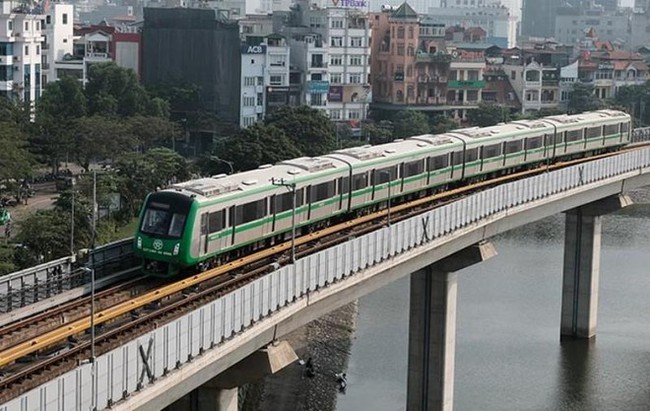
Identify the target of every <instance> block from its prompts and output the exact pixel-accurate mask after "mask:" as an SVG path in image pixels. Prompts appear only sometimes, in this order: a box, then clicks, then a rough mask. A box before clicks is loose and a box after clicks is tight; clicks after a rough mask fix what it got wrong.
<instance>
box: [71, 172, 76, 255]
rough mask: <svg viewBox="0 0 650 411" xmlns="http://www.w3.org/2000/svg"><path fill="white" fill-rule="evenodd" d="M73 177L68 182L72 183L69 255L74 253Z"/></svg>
mask: <svg viewBox="0 0 650 411" xmlns="http://www.w3.org/2000/svg"><path fill="white" fill-rule="evenodd" d="M75 182H76V181H75V178H74V177H72V179H71V180H70V184H71V185H72V195H71V200H72V203H71V207H70V255H74V190H75V187H74V186H75Z"/></svg>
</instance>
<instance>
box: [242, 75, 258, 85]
mask: <svg viewBox="0 0 650 411" xmlns="http://www.w3.org/2000/svg"><path fill="white" fill-rule="evenodd" d="M255 83H256V81H255V77H244V86H254V85H255Z"/></svg>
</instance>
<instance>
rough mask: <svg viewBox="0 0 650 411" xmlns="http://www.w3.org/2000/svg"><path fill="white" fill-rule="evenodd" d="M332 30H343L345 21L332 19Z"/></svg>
mask: <svg viewBox="0 0 650 411" xmlns="http://www.w3.org/2000/svg"><path fill="white" fill-rule="evenodd" d="M332 28H333V29H342V28H343V19H332Z"/></svg>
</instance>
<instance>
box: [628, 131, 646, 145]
mask: <svg viewBox="0 0 650 411" xmlns="http://www.w3.org/2000/svg"><path fill="white" fill-rule="evenodd" d="M646 141H650V127H638V128H635V129H634V130H632V139H631V140H630V142H631V143H632V144H635V143H643V142H646Z"/></svg>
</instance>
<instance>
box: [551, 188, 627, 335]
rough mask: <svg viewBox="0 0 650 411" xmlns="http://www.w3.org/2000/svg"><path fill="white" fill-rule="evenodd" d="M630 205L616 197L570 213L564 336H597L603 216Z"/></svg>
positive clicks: (566, 248) (563, 306)
mask: <svg viewBox="0 0 650 411" xmlns="http://www.w3.org/2000/svg"><path fill="white" fill-rule="evenodd" d="M630 204H632V201H631V200H630V199H629V198H628V197H626V196H614V197H609V198H605V199H603V200H600V201H597V202H595V203H591V204H588V205H585V206H582V207H579V208H576V209H573V210H570V211H568V212H567V213H566V223H565V226H566V231H565V234H564V268H563V270H564V272H563V280H562V318H561V324H560V336H561V337H573V338H591V337H593V336H594V335H596V323H597V318H598V285H599V280H600V235H601V219H602V217H601V216H602V215H604V214H607V213H611V212H613V211H617V210H620V209H621V208H623V207H626V206H628V205H630Z"/></svg>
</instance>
